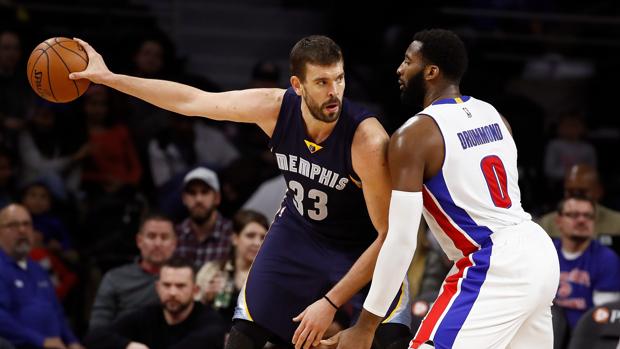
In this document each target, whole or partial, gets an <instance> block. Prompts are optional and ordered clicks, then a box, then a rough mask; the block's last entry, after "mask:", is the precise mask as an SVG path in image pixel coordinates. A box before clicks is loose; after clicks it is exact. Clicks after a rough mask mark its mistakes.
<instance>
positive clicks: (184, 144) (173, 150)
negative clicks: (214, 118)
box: [149, 117, 239, 188]
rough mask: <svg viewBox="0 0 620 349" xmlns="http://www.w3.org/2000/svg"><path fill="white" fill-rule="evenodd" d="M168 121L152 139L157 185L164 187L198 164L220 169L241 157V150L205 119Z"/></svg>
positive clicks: (152, 161)
mask: <svg viewBox="0 0 620 349" xmlns="http://www.w3.org/2000/svg"><path fill="white" fill-rule="evenodd" d="M166 120H167V122H168V123H169V125H168V127H166V128H164V129H163V130H162V131H161V132H160V133H159V135H158V136H157V137H156V138H154V139H152V140H151V141H150V142H149V162H150V165H151V175H152V176H153V183H154V184H155V187H157V188H161V187H162V186H164V185H166V184H167V183H169V182H170V181H171V180H174V179H175V176H176V177H178V175H179V174H182V173H185V172H186V171H188V170H189V169H190V168H192V167H193V166H195V165H197V164H200V165H204V166H208V167H209V168H213V169H215V170H218V169H221V168H224V167H226V166H228V165H229V164H230V163H231V162H232V161H234V160H235V159H237V158H238V157H239V152H238V151H237V149H236V148H235V146H234V145H233V144H232V143H230V141H228V139H227V138H226V136H224V134H223V133H222V132H221V131H220V130H219V129H217V128H214V127H211V126H209V125H207V124H205V123H204V122H201V121H202V120H196V119H189V118H185V117H169V118H167V119H166ZM175 184H176V185H178V184H179V182H176V183H175Z"/></svg>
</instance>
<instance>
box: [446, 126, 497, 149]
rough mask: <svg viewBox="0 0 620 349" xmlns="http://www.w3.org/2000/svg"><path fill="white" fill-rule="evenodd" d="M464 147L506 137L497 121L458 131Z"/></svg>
mask: <svg viewBox="0 0 620 349" xmlns="http://www.w3.org/2000/svg"><path fill="white" fill-rule="evenodd" d="M457 136H458V137H459V141H461V146H462V147H463V149H467V148H471V147H475V146H478V145H482V144H487V143H491V142H496V141H501V140H502V139H504V136H503V135H502V129H501V128H500V127H499V125H498V124H497V123H495V124H491V125H486V126H482V127H478V128H474V129H471V130H465V131H463V132H459V133H457Z"/></svg>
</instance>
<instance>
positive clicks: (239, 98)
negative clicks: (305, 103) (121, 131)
mask: <svg viewBox="0 0 620 349" xmlns="http://www.w3.org/2000/svg"><path fill="white" fill-rule="evenodd" d="M75 40H76V41H78V42H79V43H80V45H82V47H84V50H86V53H87V54H88V59H89V61H88V67H86V70H84V71H82V72H77V73H71V74H70V75H69V78H71V79H74V80H77V79H88V80H90V81H92V82H94V83H97V84H102V85H106V86H109V87H111V88H113V89H116V90H118V91H121V92H123V93H126V94H128V95H131V96H134V97H136V98H140V99H142V100H144V101H146V102H148V103H151V104H153V105H156V106H158V107H160V108H163V109H166V110H170V111H172V112H175V113H177V114H182V115H187V116H203V117H207V118H209V119H213V120H228V121H236V122H247V123H255V124H257V125H258V126H259V127H260V128H261V129H262V130H263V131H264V132H265V133H266V134H267V135H268V136H270V137H271V134H272V133H273V129H274V128H275V124H276V121H277V118H278V113H279V111H280V105H281V103H282V97H283V96H284V90H282V89H249V90H240V91H228V92H222V93H210V92H206V91H202V90H199V89H197V88H194V87H191V86H188V85H183V84H180V83H176V82H173V81H166V80H157V79H144V78H138V77H134V76H128V75H121V74H115V73H112V72H111V71H110V70H109V69H108V67H107V66H106V64H105V62H104V60H103V58H102V57H101V55H100V54H99V53H97V51H95V49H94V48H93V47H92V46H90V45H89V44H88V43H86V42H85V41H83V40H80V39H75Z"/></svg>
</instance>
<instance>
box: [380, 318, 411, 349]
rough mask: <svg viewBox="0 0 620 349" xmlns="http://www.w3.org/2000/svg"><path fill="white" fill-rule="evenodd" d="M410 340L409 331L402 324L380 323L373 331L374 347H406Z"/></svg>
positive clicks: (385, 348) (382, 348)
mask: <svg viewBox="0 0 620 349" xmlns="http://www.w3.org/2000/svg"><path fill="white" fill-rule="evenodd" d="M410 341H411V331H409V328H408V327H407V326H405V325H403V324H397V323H389V324H382V325H381V326H379V328H378V329H377V332H376V333H375V340H374V343H373V348H375V349H407V348H408V347H409V342H410Z"/></svg>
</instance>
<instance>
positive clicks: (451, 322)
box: [410, 221, 560, 349]
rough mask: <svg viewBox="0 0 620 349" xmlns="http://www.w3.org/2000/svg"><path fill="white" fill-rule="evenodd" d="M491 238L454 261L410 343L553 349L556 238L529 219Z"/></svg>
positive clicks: (557, 272) (467, 348)
mask: <svg viewBox="0 0 620 349" xmlns="http://www.w3.org/2000/svg"><path fill="white" fill-rule="evenodd" d="M491 240H492V241H493V244H490V245H489V246H485V247H483V248H481V249H480V250H478V251H476V252H474V253H472V254H471V255H469V256H467V257H464V258H462V259H460V260H458V261H457V262H456V263H455V265H454V267H453V269H452V271H451V272H450V274H449V275H448V276H447V277H446V279H445V281H444V284H443V285H442V288H441V292H440V293H439V295H438V296H437V299H436V300H435V303H434V304H433V306H432V307H431V309H430V311H429V312H428V314H427V315H426V317H425V318H424V320H423V321H422V324H421V325H420V327H419V329H418V332H417V333H416V335H415V337H414V339H413V340H412V341H411V343H410V348H416V349H417V348H420V346H421V345H422V344H424V343H426V342H427V341H429V343H431V342H432V343H433V344H434V346H435V348H439V349H449V348H454V349H472V348H476V349H485V348H488V349H502V348H510V349H521V348H523V349H526V348H527V349H532V348H536V349H546V348H549V349H551V348H553V326H552V323H551V303H552V301H553V298H554V297H555V294H556V291H557V288H558V284H559V279H560V267H559V262H558V256H557V252H556V250H555V248H554V246H553V243H552V242H551V239H550V238H549V236H548V235H547V233H545V231H544V230H543V229H542V228H540V227H539V226H538V225H537V224H535V223H533V222H529V221H528V222H526V223H522V224H519V225H517V226H515V227H510V228H507V229H504V230H502V231H500V232H495V233H493V234H492V235H491Z"/></svg>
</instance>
